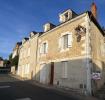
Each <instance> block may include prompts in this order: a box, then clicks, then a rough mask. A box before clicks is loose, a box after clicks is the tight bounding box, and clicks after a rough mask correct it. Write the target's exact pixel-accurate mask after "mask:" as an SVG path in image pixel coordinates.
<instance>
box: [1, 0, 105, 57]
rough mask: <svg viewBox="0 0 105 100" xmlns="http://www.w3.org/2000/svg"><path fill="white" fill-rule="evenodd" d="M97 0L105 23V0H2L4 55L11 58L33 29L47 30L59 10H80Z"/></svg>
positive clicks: (56, 18) (103, 24) (88, 8)
mask: <svg viewBox="0 0 105 100" xmlns="http://www.w3.org/2000/svg"><path fill="white" fill-rule="evenodd" d="M93 1H94V2H96V4H97V8H98V21H99V22H100V24H101V25H102V26H105V0H0V56H2V57H3V58H8V55H9V54H10V53H11V52H12V49H13V47H14V46H15V43H16V42H17V41H21V40H22V38H24V37H27V36H28V35H29V32H31V31H43V25H44V24H45V23H46V22H52V23H54V24H58V23H59V19H58V18H59V17H58V14H59V13H60V12H62V11H64V10H65V9H68V8H70V9H72V10H74V11H75V12H76V13H78V14H80V13H82V12H85V11H87V10H90V5H91V3H92V2H93Z"/></svg>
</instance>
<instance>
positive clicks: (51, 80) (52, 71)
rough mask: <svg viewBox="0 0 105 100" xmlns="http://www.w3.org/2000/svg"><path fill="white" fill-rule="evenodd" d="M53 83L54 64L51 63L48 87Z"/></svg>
mask: <svg viewBox="0 0 105 100" xmlns="http://www.w3.org/2000/svg"><path fill="white" fill-rule="evenodd" d="M53 81H54V62H51V75H50V85H53Z"/></svg>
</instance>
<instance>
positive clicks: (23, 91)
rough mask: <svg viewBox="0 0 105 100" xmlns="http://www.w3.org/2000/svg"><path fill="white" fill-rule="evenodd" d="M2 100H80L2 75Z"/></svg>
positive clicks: (0, 99) (0, 96)
mask: <svg viewBox="0 0 105 100" xmlns="http://www.w3.org/2000/svg"><path fill="white" fill-rule="evenodd" d="M0 100H79V99H77V98H76V97H73V96H70V95H69V96H68V95H65V94H63V93H59V92H57V91H54V90H50V89H46V88H42V87H38V86H36V85H33V84H30V83H29V82H24V81H20V80H18V79H15V78H13V77H11V76H10V75H7V74H0Z"/></svg>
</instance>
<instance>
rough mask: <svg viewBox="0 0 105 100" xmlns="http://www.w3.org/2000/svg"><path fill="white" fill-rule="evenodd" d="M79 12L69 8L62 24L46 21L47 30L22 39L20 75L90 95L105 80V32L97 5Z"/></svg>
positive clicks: (62, 18) (61, 18)
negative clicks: (99, 21)
mask: <svg viewBox="0 0 105 100" xmlns="http://www.w3.org/2000/svg"><path fill="white" fill-rule="evenodd" d="M91 9H92V11H91V12H89V11H87V12H84V13H82V14H80V15H78V14H76V13H75V12H74V11H72V10H70V9H68V10H66V11H64V12H62V13H60V14H59V21H60V24H59V25H57V26H56V25H54V24H52V23H46V24H45V25H44V26H43V28H44V32H43V33H42V32H41V33H37V32H35V33H34V32H31V33H30V37H29V38H25V39H23V40H22V46H21V47H20V54H19V69H18V75H20V76H21V77H27V78H29V79H35V80H36V81H38V82H41V83H43V84H50V85H56V86H60V87H65V88H72V89H77V90H80V91H82V92H84V93H88V94H91V93H92V92H94V91H96V90H97V89H99V88H101V86H102V85H103V84H104V83H105V37H104V36H105V33H104V31H103V30H102V28H101V27H100V25H99V23H98V22H97V8H96V5H95V4H94V3H93V4H92V8H91Z"/></svg>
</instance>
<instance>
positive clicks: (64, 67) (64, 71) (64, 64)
mask: <svg viewBox="0 0 105 100" xmlns="http://www.w3.org/2000/svg"><path fill="white" fill-rule="evenodd" d="M67 70H68V62H67V61H63V62H62V78H67V76H68V75H67Z"/></svg>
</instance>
